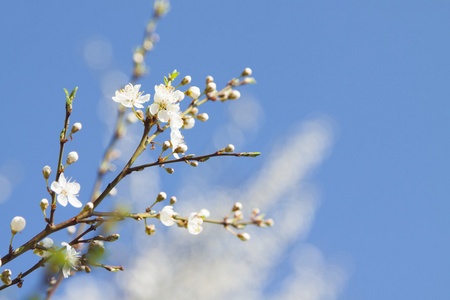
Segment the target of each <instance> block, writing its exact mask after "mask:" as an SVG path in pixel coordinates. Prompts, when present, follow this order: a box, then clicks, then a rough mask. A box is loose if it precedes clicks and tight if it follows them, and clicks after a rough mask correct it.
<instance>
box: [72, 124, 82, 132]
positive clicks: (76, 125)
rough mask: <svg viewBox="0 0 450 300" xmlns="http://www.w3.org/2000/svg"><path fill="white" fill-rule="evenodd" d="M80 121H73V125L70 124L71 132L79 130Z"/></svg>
mask: <svg viewBox="0 0 450 300" xmlns="http://www.w3.org/2000/svg"><path fill="white" fill-rule="evenodd" d="M81 127H82V126H81V123H78V122H77V123H75V124H73V126H72V131H71V132H72V133H75V132H77V131H80V130H81Z"/></svg>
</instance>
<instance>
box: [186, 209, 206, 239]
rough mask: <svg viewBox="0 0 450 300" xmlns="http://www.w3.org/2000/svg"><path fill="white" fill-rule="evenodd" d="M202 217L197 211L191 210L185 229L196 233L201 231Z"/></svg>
mask: <svg viewBox="0 0 450 300" xmlns="http://www.w3.org/2000/svg"><path fill="white" fill-rule="evenodd" d="M202 224H203V219H202V218H201V217H200V216H199V213H196V212H193V213H191V214H190V215H189V218H188V223H187V229H188V231H189V233H190V234H193V235H197V234H199V233H200V232H202V230H203V227H202V226H201V225H202Z"/></svg>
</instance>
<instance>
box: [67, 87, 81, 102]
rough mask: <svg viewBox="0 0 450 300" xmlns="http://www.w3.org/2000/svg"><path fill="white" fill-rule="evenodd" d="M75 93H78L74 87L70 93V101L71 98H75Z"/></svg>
mask: <svg viewBox="0 0 450 300" xmlns="http://www.w3.org/2000/svg"><path fill="white" fill-rule="evenodd" d="M77 91H78V87H77V86H76V87H75V88H74V89H73V91H72V92H71V93H70V99H72V100H73V98H75V94H76V93H77ZM66 93H67V91H66Z"/></svg>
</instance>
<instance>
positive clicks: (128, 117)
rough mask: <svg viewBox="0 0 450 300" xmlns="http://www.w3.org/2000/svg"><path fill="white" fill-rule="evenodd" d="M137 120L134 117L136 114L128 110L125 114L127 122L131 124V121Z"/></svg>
mask: <svg viewBox="0 0 450 300" xmlns="http://www.w3.org/2000/svg"><path fill="white" fill-rule="evenodd" d="M137 121H138V118H137V117H136V115H135V114H134V112H130V113H128V114H127V122H128V123H130V124H132V123H136V122H137Z"/></svg>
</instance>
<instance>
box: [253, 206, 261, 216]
mask: <svg viewBox="0 0 450 300" xmlns="http://www.w3.org/2000/svg"><path fill="white" fill-rule="evenodd" d="M260 213H261V210H260V209H259V208H257V207H256V208H254V209H253V210H252V215H255V216H256V215H259V214H260Z"/></svg>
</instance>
